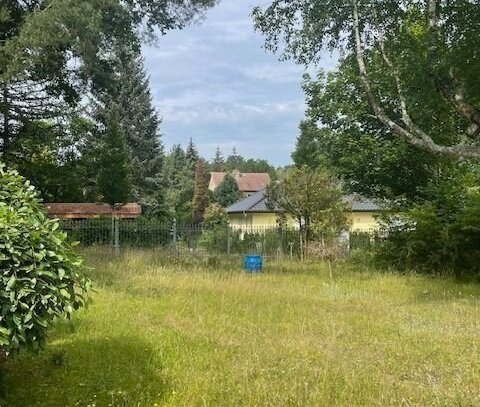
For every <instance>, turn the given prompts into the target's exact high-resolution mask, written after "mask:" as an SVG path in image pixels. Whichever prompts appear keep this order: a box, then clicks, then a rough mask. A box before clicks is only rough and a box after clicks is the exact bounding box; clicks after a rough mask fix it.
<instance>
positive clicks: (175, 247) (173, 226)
mask: <svg viewBox="0 0 480 407" xmlns="http://www.w3.org/2000/svg"><path fill="white" fill-rule="evenodd" d="M172 236H173V255H174V256H176V255H177V220H176V219H173V225H172Z"/></svg>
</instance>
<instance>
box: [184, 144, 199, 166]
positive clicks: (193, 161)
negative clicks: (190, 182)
mask: <svg viewBox="0 0 480 407" xmlns="http://www.w3.org/2000/svg"><path fill="white" fill-rule="evenodd" d="M185 156H186V158H187V163H188V166H189V168H190V169H191V171H192V175H193V174H194V172H195V167H196V165H197V161H198V160H199V158H200V156H199V155H198V150H197V147H195V144H193V140H192V138H191V137H190V141H189V142H188V145H187V149H186V150H185Z"/></svg>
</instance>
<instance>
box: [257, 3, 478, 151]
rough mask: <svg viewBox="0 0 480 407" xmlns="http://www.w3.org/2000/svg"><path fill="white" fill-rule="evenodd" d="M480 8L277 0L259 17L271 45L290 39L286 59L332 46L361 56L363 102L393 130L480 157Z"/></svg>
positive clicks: (308, 57)
mask: <svg viewBox="0 0 480 407" xmlns="http://www.w3.org/2000/svg"><path fill="white" fill-rule="evenodd" d="M479 5H480V2H479V1H478V0H459V1H454V2H452V1H448V0H440V1H439V0H424V1H414V2H412V1H409V0H404V1H391V0H389V1H382V2H378V1H376V0H366V1H358V0H352V1H345V0H333V1H325V2H319V1H316V0H307V1H304V0H293V1H290V0H288V1H287V0H275V1H272V2H271V3H270V4H269V5H267V6H265V7H257V8H255V9H254V12H253V16H254V20H255V26H256V28H257V30H259V31H260V32H262V33H263V34H264V35H265V36H266V47H267V48H268V49H271V50H273V51H278V50H279V48H280V47H281V46H282V44H283V51H282V55H283V57H285V58H293V59H295V60H296V61H297V62H299V63H305V64H308V63H311V62H314V61H318V60H319V58H320V57H321V54H322V52H323V51H324V50H325V49H331V50H333V49H337V50H340V51H341V55H343V58H344V59H348V58H353V59H354V61H355V62H356V78H357V80H358V82H359V83H360V85H361V90H362V93H361V101H358V102H359V103H361V102H364V101H365V102H367V103H368V106H369V110H370V114H372V115H373V116H374V117H375V118H376V120H378V121H379V122H380V123H381V124H382V125H383V127H384V129H385V130H387V131H388V132H389V133H391V134H393V135H395V136H396V137H399V138H400V139H402V140H404V141H406V142H407V143H409V144H410V145H412V146H414V147H416V148H420V149H422V150H425V151H428V152H429V153H433V154H436V155H444V156H448V157H465V158H480V147H478V141H479V139H480V110H479V107H480V86H479V83H478V80H477V73H478V71H479V70H480V58H478V49H480V35H479V26H478V21H479V19H480V7H479ZM346 89H347V90H348V88H346ZM420 106H421V107H422V108H421V109H419V108H418V107H420ZM444 125H446V127H444Z"/></svg>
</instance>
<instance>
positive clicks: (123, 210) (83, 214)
mask: <svg viewBox="0 0 480 407" xmlns="http://www.w3.org/2000/svg"><path fill="white" fill-rule="evenodd" d="M44 205H45V209H46V210H47V213H48V214H49V215H52V216H55V217H57V218H67V219H85V218H96V217H100V216H111V215H112V207H111V206H110V205H109V204H103V203H46V204H44ZM141 213H142V207H141V206H140V205H139V204H137V203H127V204H123V205H118V206H117V205H116V206H115V216H117V217H119V218H137V217H138V216H140V215H141Z"/></svg>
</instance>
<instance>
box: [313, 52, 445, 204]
mask: <svg viewBox="0 0 480 407" xmlns="http://www.w3.org/2000/svg"><path fill="white" fill-rule="evenodd" d="M379 69H380V68H379ZM357 70H358V68H357V66H356V62H355V60H354V59H353V58H348V59H346V60H343V61H342V62H341V64H340V65H339V68H338V70H337V72H334V73H331V74H329V75H328V77H327V78H326V80H325V79H324V77H323V75H320V76H319V77H318V78H317V79H316V80H312V79H311V78H309V77H308V76H307V77H306V78H305V81H304V91H305V94H306V96H307V105H308V111H307V113H308V117H309V120H311V121H312V122H313V123H317V122H318V123H321V124H322V126H323V127H322V129H321V130H320V129H318V130H317V134H316V138H317V143H318V146H317V151H319V153H320V154H321V155H322V157H323V159H324V160H325V161H326V163H327V165H328V167H329V168H330V169H332V170H333V171H334V172H336V174H337V175H338V176H339V177H341V178H342V180H343V181H344V183H345V188H346V189H347V190H348V191H350V192H358V193H361V194H363V195H366V196H370V197H378V198H388V199H395V198H397V197H398V196H404V197H406V198H407V199H409V200H416V199H417V198H418V196H419V194H420V189H421V188H422V187H425V186H426V185H427V184H428V182H429V180H430V179H431V178H432V177H435V176H436V175H437V174H438V173H441V172H444V171H448V170H449V168H450V167H451V166H452V165H453V164H452V163H451V162H450V161H449V160H446V159H442V158H439V157H435V156H432V155H431V154H428V153H426V152H423V151H418V150H417V149H415V148H413V147H411V146H409V145H407V144H406V143H404V142H402V141H401V140H399V139H398V138H397V137H395V136H394V135H392V134H391V133H389V132H388V131H386V130H385V129H384V128H383V126H382V125H381V124H379V123H378V121H377V120H375V119H374V118H373V117H372V115H371V113H370V110H369V107H368V105H367V103H366V102H364V101H362V100H361V99H360V98H359V95H361V94H362V88H361V85H360V83H359V82H358V78H357V76H356V75H357ZM377 80H378V81H379V82H380V81H382V74H381V73H379V74H378V76H377ZM388 82H389V80H388V79H387V78H385V79H384V81H383V82H382V83H384V84H385V86H387V87H388V85H387V84H388ZM418 103H422V105H425V104H426V101H422V102H420V101H419V102H418ZM430 114H431V115H433V114H434V113H433V111H430ZM445 120H446V121H448V120H447V119H445ZM448 127H449V124H448V123H443V124H442V125H441V126H439V128H438V129H437V130H438V132H439V134H440V132H442V131H444V130H445V129H447V128H448ZM451 131H453V130H451Z"/></svg>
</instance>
